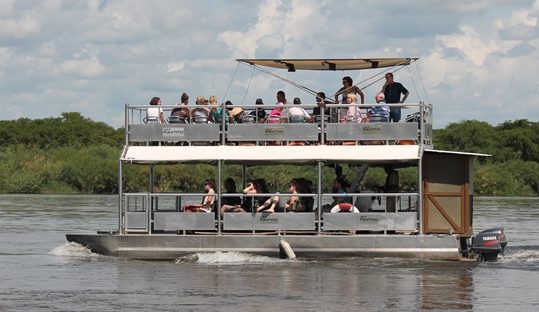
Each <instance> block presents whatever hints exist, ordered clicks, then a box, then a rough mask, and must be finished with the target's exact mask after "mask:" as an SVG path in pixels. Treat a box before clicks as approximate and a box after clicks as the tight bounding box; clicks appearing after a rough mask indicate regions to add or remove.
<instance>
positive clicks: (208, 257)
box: [176, 251, 290, 265]
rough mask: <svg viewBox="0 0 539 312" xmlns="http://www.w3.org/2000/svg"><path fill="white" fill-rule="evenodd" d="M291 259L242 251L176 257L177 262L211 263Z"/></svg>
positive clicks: (227, 263)
mask: <svg viewBox="0 0 539 312" xmlns="http://www.w3.org/2000/svg"><path fill="white" fill-rule="evenodd" d="M283 261H290V260H281V259H278V258H272V257H265V256H258V255H253V254H248V253H242V252H223V251H216V252H199V253H195V254H192V255H188V256H184V257H181V258H178V259H176V263H177V264H178V263H201V264H209V265H214V264H215V265H240V264H246V263H252V264H258V263H260V264H267V263H278V262H283Z"/></svg>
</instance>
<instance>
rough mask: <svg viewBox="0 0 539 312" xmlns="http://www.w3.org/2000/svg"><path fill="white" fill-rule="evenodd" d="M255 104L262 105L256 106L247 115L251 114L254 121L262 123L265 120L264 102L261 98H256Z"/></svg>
mask: <svg viewBox="0 0 539 312" xmlns="http://www.w3.org/2000/svg"><path fill="white" fill-rule="evenodd" d="M255 104H256V105H261V106H262V107H257V108H256V109H255V110H254V111H252V112H250V113H249V116H253V117H254V119H255V122H258V123H264V122H266V115H267V114H266V110H264V106H263V105H264V102H263V101H262V99H256V102H255Z"/></svg>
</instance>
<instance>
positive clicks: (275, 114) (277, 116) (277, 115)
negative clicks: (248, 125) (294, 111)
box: [268, 90, 287, 122]
mask: <svg viewBox="0 0 539 312" xmlns="http://www.w3.org/2000/svg"><path fill="white" fill-rule="evenodd" d="M286 104H287V101H286V95H285V93H284V91H282V90H279V91H278V92H277V103H275V108H274V109H273V110H272V111H271V112H270V114H269V117H268V122H280V121H281V117H282V116H283V110H284V107H283V105H286Z"/></svg>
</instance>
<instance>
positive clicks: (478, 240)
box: [471, 227, 507, 262]
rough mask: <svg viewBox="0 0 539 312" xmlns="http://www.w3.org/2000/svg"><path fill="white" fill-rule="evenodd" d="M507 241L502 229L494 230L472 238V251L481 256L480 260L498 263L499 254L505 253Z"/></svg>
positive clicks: (480, 233)
mask: <svg viewBox="0 0 539 312" xmlns="http://www.w3.org/2000/svg"><path fill="white" fill-rule="evenodd" d="M506 245H507V239H506V237H505V233H504V231H503V228H502V227H499V228H492V229H488V230H485V231H482V232H479V233H478V234H477V235H475V236H474V237H472V247H471V251H472V252H473V253H474V254H477V255H478V256H479V260H480V261H481V262H483V261H496V259H497V258H498V253H500V252H501V253H503V251H504V249H505V246H506Z"/></svg>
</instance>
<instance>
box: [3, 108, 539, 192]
mask: <svg viewBox="0 0 539 312" xmlns="http://www.w3.org/2000/svg"><path fill="white" fill-rule="evenodd" d="M123 138H124V129H123V128H120V129H114V128H112V127H110V126H108V125H106V124H104V123H99V122H94V121H92V120H89V119H87V118H85V117H83V116H81V115H80V114H79V113H63V114H62V115H61V117H59V118H45V119H36V120H30V119H26V118H21V119H18V120H10V121H0V146H2V148H1V149H0V193H98V194H113V193H116V192H117V191H118V189H117V181H118V176H117V166H118V157H119V154H120V149H121V146H122V144H123ZM434 139H435V140H434V144H435V146H436V148H437V149H442V150H454V151H468V152H477V153H486V154H491V155H493V157H486V158H479V159H478V160H477V161H476V167H475V184H474V188H475V193H476V194H477V195H515V196H524V195H532V196H536V195H539V123H537V122H531V121H528V120H516V121H507V122H505V123H503V124H500V125H498V126H491V125H489V124H488V123H486V122H481V121H476V120H467V121H462V122H458V123H452V124H450V125H448V126H447V127H446V128H444V129H438V130H435V131H434ZM343 169H344V174H346V175H348V176H352V175H353V174H352V172H351V169H350V168H348V167H346V166H345V167H344V168H343ZM416 170H417V169H416V168H406V169H401V170H400V184H401V189H402V190H403V191H411V190H413V189H415V188H416V187H417V178H416V172H417V171H416ZM147 172H148V168H146V167H145V166H126V170H125V171H124V175H125V176H126V179H125V180H124V181H125V185H124V189H125V190H126V191H128V192H137V191H146V190H147V188H148V186H147V184H148V183H147ZM155 173H156V186H155V188H156V189H155V191H160V192H172V191H190V192H198V191H200V190H201V186H202V182H203V180H204V179H205V178H207V177H214V176H215V175H216V174H215V168H213V167H212V166H208V165H175V166H157V167H156V170H155ZM247 175H248V176H249V177H258V178H264V179H266V181H268V184H269V186H270V189H271V190H279V191H286V190H287V188H288V187H287V183H288V180H289V179H290V178H292V177H305V178H307V179H310V180H312V181H316V173H315V170H314V168H312V167H309V166H303V167H301V166H300V167H298V166H277V167H272V169H271V170H268V168H267V167H265V168H264V167H252V168H249V170H248V172H247ZM227 176H231V177H233V178H235V180H236V182H237V184H238V189H240V188H241V185H240V184H241V182H240V181H241V178H240V177H241V167H240V166H228V167H227V168H226V171H225V172H224V177H227ZM323 178H324V180H325V181H328V182H329V181H331V180H332V179H333V178H334V171H333V169H332V168H324V171H323ZM384 181H385V173H384V170H383V168H371V169H369V171H368V172H367V175H366V177H365V180H364V185H365V186H366V187H367V188H371V189H372V188H376V187H380V186H382V185H383V184H384ZM330 186H331V185H330V183H328V185H327V187H328V188H329V187H330ZM326 191H327V190H326Z"/></svg>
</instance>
